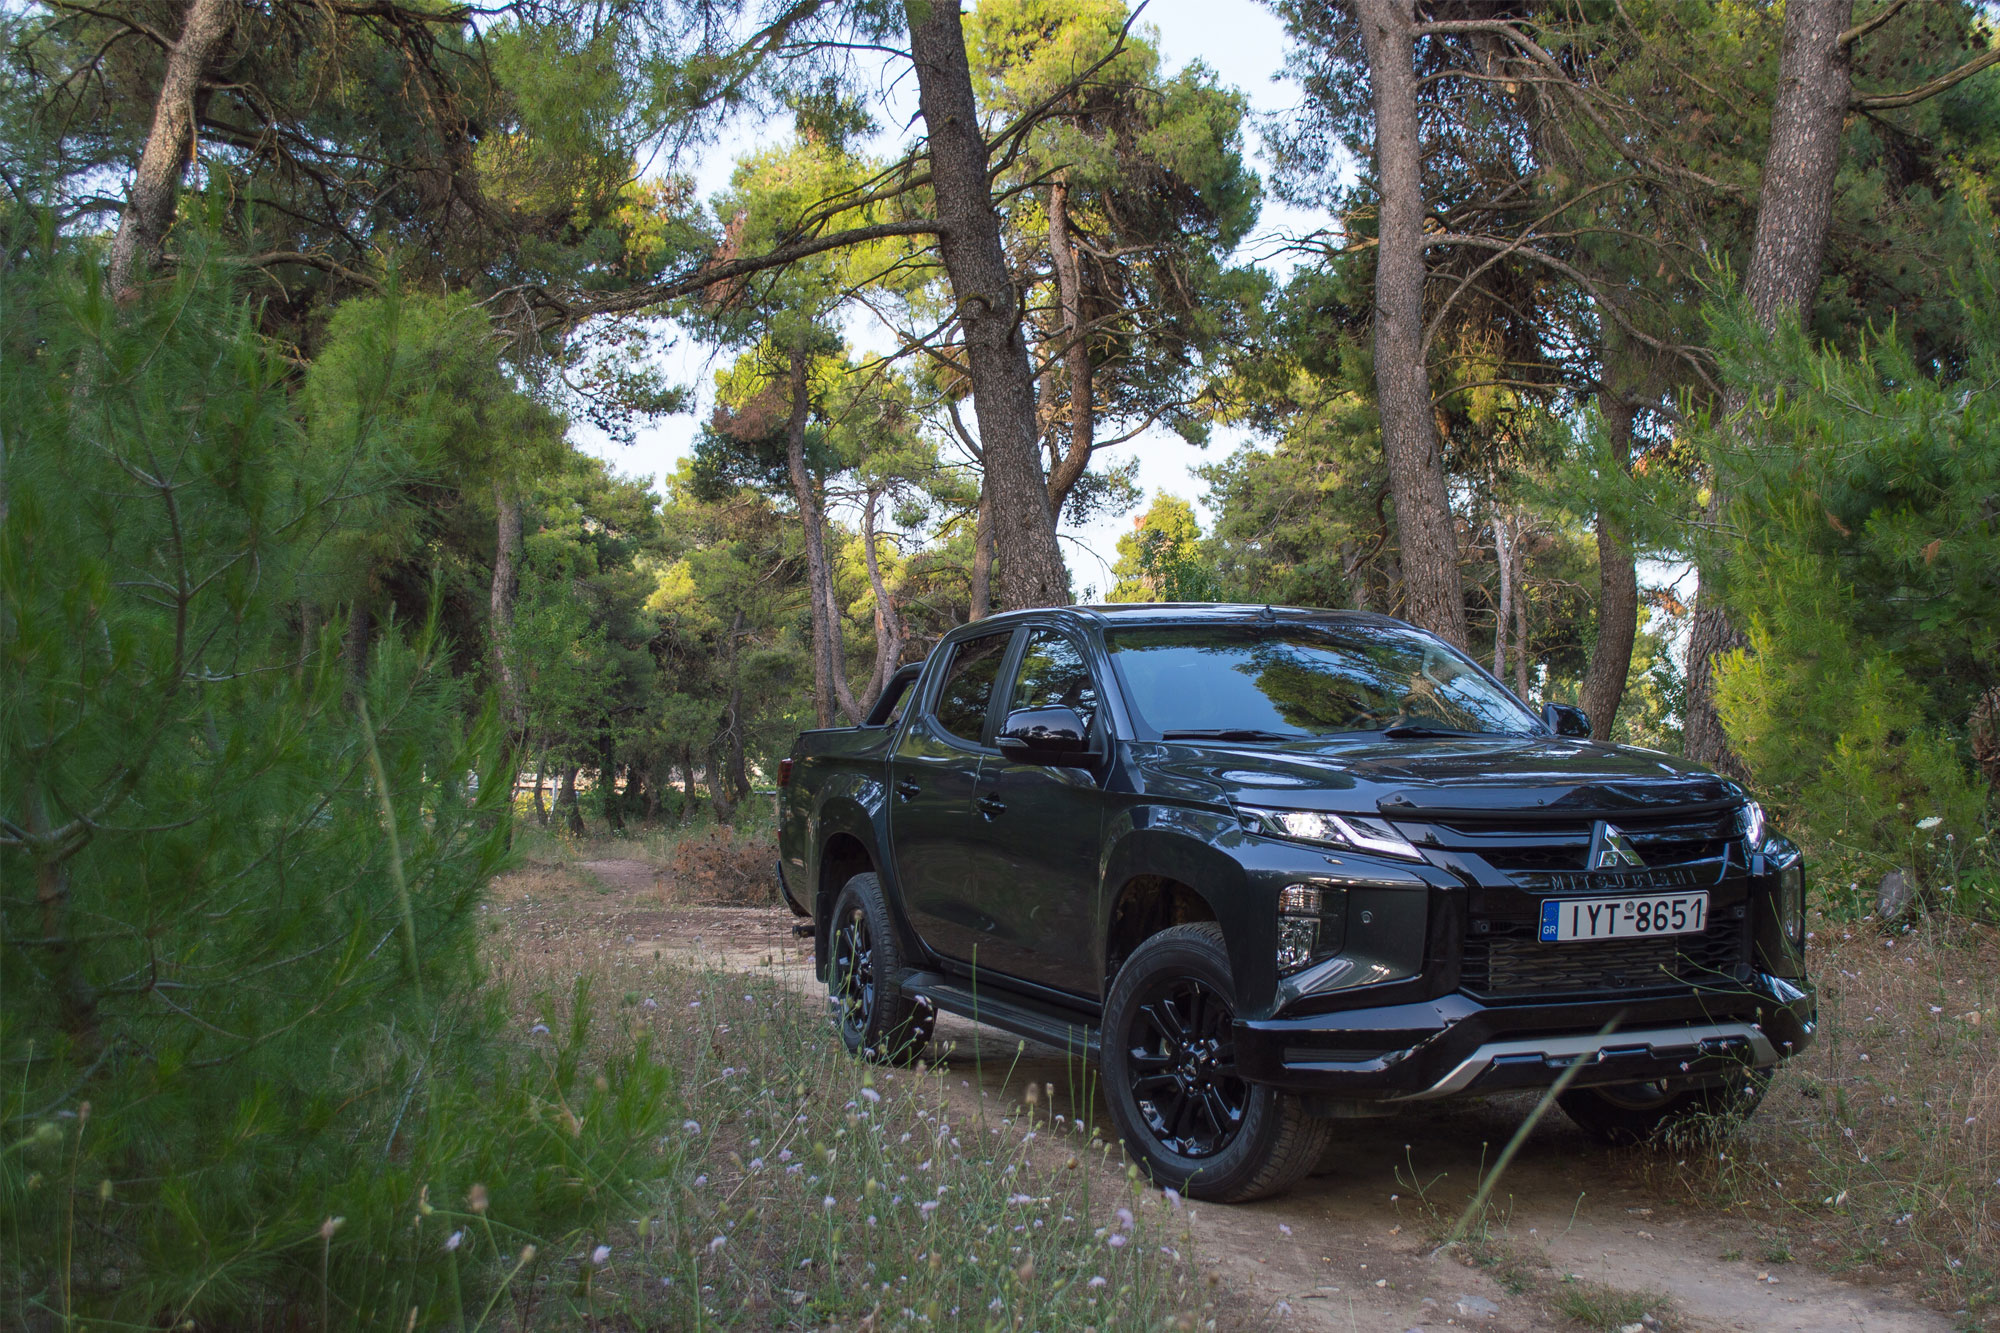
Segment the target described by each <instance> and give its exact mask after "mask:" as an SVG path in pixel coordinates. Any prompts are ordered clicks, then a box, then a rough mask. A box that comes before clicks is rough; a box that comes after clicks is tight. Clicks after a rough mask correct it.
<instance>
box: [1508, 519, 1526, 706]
mask: <svg viewBox="0 0 2000 1333" xmlns="http://www.w3.org/2000/svg"><path fill="white" fill-rule="evenodd" d="M1527 544H1528V533H1527V527H1526V525H1525V524H1524V525H1522V526H1521V527H1517V528H1515V529H1514V549H1513V551H1512V556H1513V560H1514V578H1513V583H1514V694H1515V696H1516V697H1517V698H1519V699H1520V701H1521V702H1522V703H1526V702H1528V585H1527V581H1526V580H1525V579H1523V578H1522V577H1521V575H1522V573H1523V572H1524V571H1525V570H1526V568H1527V564H1528V560H1527V551H1526V547H1527Z"/></svg>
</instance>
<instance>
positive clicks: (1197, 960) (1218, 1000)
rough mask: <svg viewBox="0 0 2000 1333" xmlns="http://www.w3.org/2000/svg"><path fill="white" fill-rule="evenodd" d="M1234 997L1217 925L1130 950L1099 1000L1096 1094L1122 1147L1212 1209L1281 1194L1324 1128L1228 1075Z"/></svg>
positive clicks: (1301, 1171)
mask: <svg viewBox="0 0 2000 1333" xmlns="http://www.w3.org/2000/svg"><path fill="white" fill-rule="evenodd" d="M1235 996H1236V986H1235V982H1234V981H1233V980H1232V978H1231V974H1230V970H1229V949H1228V947H1227V945H1226V943H1225V941H1224V940H1223V936H1222V927H1221V926H1220V925H1218V924H1217V923H1215V922H1213V921H1193V922H1188V923H1187V924H1185V925H1179V926H1170V927H1168V928H1167V929H1165V930H1163V931H1161V932H1160V933H1159V934H1157V935H1154V936H1152V937H1151V938H1150V939H1148V940H1146V941H1145V942H1144V943H1142V944H1141V945H1140V946H1139V947H1138V948H1136V949H1134V950H1133V951H1132V954H1131V956H1130V957H1128V958H1127V959H1126V960H1125V965H1124V966H1123V967H1121V968H1119V969H1118V975H1117V976H1116V977H1115V978H1113V979H1112V982H1111V988H1110V990H1109V991H1108V992H1107V993H1106V994H1105V997H1104V1026H1103V1029H1102V1030H1103V1034H1104V1046H1103V1052H1104V1054H1103V1066H1104V1094H1105V1100H1107V1101H1108V1102H1110V1104H1111V1118H1112V1120H1114V1121H1115V1122H1116V1123H1117V1125H1118V1136H1119V1137H1120V1138H1121V1139H1122V1140H1124V1143H1125V1149H1126V1151H1127V1152H1129V1153H1130V1154H1131V1155H1132V1157H1133V1158H1134V1160H1136V1161H1137V1162H1138V1164H1139V1166H1140V1167H1141V1168H1142V1169H1143V1170H1144V1171H1145V1172H1146V1174H1147V1175H1148V1176H1150V1177H1151V1178H1152V1180H1153V1183H1154V1184H1156V1185H1162V1186H1165V1187H1167V1188H1170V1189H1176V1190H1180V1191H1181V1192H1182V1193H1184V1194H1187V1195H1188V1196H1190V1197H1192V1198H1196V1199H1212V1200H1214V1201H1215V1202H1217V1203H1245V1202H1247V1201H1249V1200H1251V1199H1261V1198H1265V1197H1266V1196H1268V1195H1272V1194H1279V1193H1282V1192H1283V1191H1285V1190H1287V1189H1290V1188H1291V1187H1292V1185H1293V1184H1294V1183H1295V1182H1297V1181H1299V1180H1301V1179H1303V1178H1304V1176H1305V1174H1306V1173H1307V1172H1308V1171H1310V1170H1311V1169H1312V1168H1313V1166H1314V1164H1316V1163H1317V1162H1318V1161H1319V1160H1320V1158H1321V1156H1322V1155H1323V1154H1324V1153H1325V1151H1326V1146H1327V1144H1328V1142H1329V1141H1330V1140H1331V1138H1332V1133H1333V1130H1332V1124H1331V1122H1330V1121H1326V1120H1318V1119H1315V1118H1314V1117H1313V1116H1311V1115H1310V1114H1308V1113H1307V1111H1306V1107H1305V1103H1304V1102H1302V1101H1300V1100H1299V1099H1298V1098H1297V1097H1293V1096H1290V1095H1289V1094H1287V1093H1284V1092H1281V1091H1279V1090H1278V1089H1276V1088H1274V1087H1272V1086H1270V1085H1269V1084H1267V1083H1251V1082H1248V1081H1246V1080H1244V1079H1243V1078H1241V1077H1240V1076H1239V1075H1238V1072H1237V1066H1236V1052H1235V1049H1234V1046H1233V1035H1234V1032H1235V1027H1236V1004H1235Z"/></svg>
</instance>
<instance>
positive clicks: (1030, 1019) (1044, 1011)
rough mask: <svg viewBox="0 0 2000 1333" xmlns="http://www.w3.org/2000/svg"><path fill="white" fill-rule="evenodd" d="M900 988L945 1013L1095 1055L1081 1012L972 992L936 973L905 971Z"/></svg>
mask: <svg viewBox="0 0 2000 1333" xmlns="http://www.w3.org/2000/svg"><path fill="white" fill-rule="evenodd" d="M902 988H903V993H904V994H906V995H913V996H922V997H923V998H924V999H926V1000H929V1001H930V1002H931V1004H932V1005H933V1006H934V1007H936V1008H938V1009H942V1010H944V1011H945V1012H946V1013H948V1014H957V1015H958V1016H959V1017H961V1018H969V1019H971V1020H973V1021H974V1022H975V1023H988V1024H991V1025H992V1026H994V1027H996V1028H1002V1029H1004V1030H1006V1031H1008V1032H1012V1033H1014V1034H1015V1035H1016V1036H1021V1037H1032V1038H1034V1039H1035V1040H1036V1041H1039V1042H1041V1043H1043V1044H1044V1045H1047V1046H1053V1047H1055V1048H1056V1049H1057V1050H1059V1051H1076V1050H1078V1049H1081V1050H1082V1051H1083V1053H1084V1055H1085V1056H1086V1057H1087V1058H1089V1059H1092V1060H1095V1059H1096V1058H1097V1054H1098V1048H1097V1029H1096V1028H1094V1027H1091V1026H1090V1025H1089V1024H1088V1023H1086V1022H1085V1021H1084V1020H1083V1018H1082V1017H1081V1016H1080V1015H1078V1014H1075V1013H1072V1012H1066V1011H1064V1010H1062V1009H1058V1008H1056V1007H1055V1006H1054V1005H1047V1004H1039V1003H1037V1002H1035V1001H1034V1000H1029V999H1024V998H1023V997H1021V996H1018V995H996V994H994V993H993V992H992V991H983V992H975V991H974V990H973V989H972V987H970V986H968V985H965V984H963V983H961V982H959V981H956V980H953V979H952V978H950V977H946V976H944V975H943V974H942V973H938V972H910V973H907V974H905V975H904V977H903V980H902Z"/></svg>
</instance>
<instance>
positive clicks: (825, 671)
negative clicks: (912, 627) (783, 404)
mask: <svg viewBox="0 0 2000 1333" xmlns="http://www.w3.org/2000/svg"><path fill="white" fill-rule="evenodd" d="M810 368H811V357H810V355H809V354H808V352H807V350H806V347H805V344H803V343H799V344H796V345H794V346H793V348H792V353H791V367H790V371H791V373H790V384H791V393H792V410H791V415H790V417H788V418H787V419H786V422H785V462H786V465H787V466H788V467H789V469H790V471H791V474H792V497H793V499H794V501H796V503H797V504H798V507H799V523H800V525H801V527H802V528H803V529H804V532H805V542H806V604H807V607H808V609H809V610H810V611H811V613H812V659H813V709H814V712H815V715H816V716H817V718H818V720H819V725H820V726H822V727H830V726H832V725H833V705H834V697H833V672H834V654H833V651H832V639H833V626H832V625H831V624H830V623H829V617H830V615H831V607H832V605H833V591H832V587H833V576H832V573H831V572H830V571H829V570H828V569H827V563H826V528H825V525H824V524H822V523H821V521H820V512H819V496H818V494H817V493H816V492H815V490H814V488H813V481H812V474H811V473H809V472H807V471H806V422H807V420H808V418H809V415H810V413H811V410H812V401H811V398H810V396H809V390H810V388H811V381H810V377H809V375H808V371H809V370H810ZM688 780H689V783H690V784H692V782H693V780H694V779H693V769H692V767H690V769H689V779H688ZM689 799H690V800H692V799H693V789H692V786H690V789H689Z"/></svg>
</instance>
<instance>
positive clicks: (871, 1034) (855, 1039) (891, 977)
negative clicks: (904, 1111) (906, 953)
mask: <svg viewBox="0 0 2000 1333" xmlns="http://www.w3.org/2000/svg"><path fill="white" fill-rule="evenodd" d="M901 973H902V955H901V953H900V951H899V950H898V949H897V947H896V933H895V931H894V929H893V928H892V927H891V924H890V920H889V908H888V904H887V903H886V902H885V901H884V900H883V897H882V884H881V881H879V880H878V879H876V877H875V876H874V875H872V874H868V875H856V876H855V877H854V878H853V879H850V880H848V881H847V885H846V887H845V888H843V889H841V891H840V897H839V898H837V899H835V900H834V904H833V922H832V924H831V926H830V927H829V930H828V939H827V966H826V994H827V1000H828V1002H829V1003H830V1004H831V1005H832V1006H833V1013H834V1021H835V1022H836V1023H837V1024H838V1025H839V1027H840V1039H841V1040H842V1041H843V1042H845V1043H846V1044H847V1049H848V1050H849V1051H851V1052H853V1053H854V1054H856V1055H862V1056H866V1057H867V1058H868V1059H871V1060H884V1061H888V1062H889V1063H892V1064H912V1063H914V1062H915V1061H916V1059H917V1058H918V1057H919V1056H921V1055H922V1054H923V1053H924V1047H925V1046H927V1045H928V1044H929V1043H930V1039H931V1023H932V1019H933V1016H934V1015H933V1013H932V1010H931V1006H930V1001H928V1000H925V999H922V998H921V997H912V996H908V995H905V994H904V993H903V991H902V988H901V987H900V986H898V985H897V984H896V978H897V977H898V976H899V975H901Z"/></svg>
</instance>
